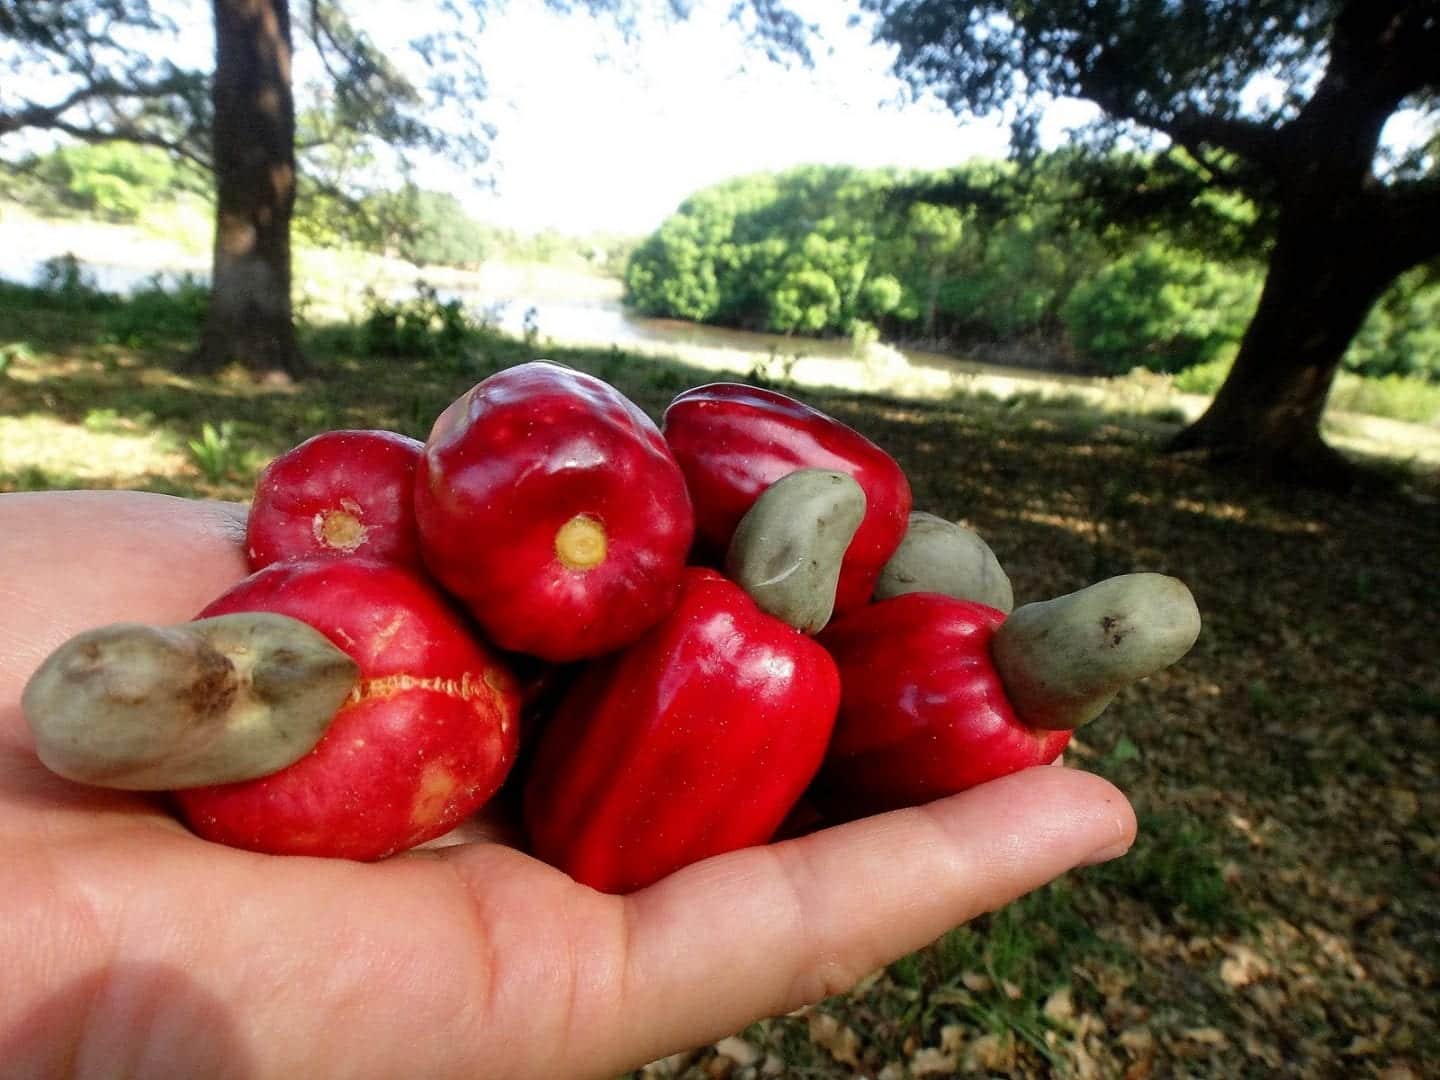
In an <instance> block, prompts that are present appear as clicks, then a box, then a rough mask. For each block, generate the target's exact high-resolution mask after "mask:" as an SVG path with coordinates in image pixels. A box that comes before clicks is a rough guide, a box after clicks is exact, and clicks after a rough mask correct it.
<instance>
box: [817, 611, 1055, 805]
mask: <svg viewBox="0 0 1440 1080" xmlns="http://www.w3.org/2000/svg"><path fill="white" fill-rule="evenodd" d="M1004 621H1005V613H1004V612H1002V611H998V610H996V609H995V608H992V607H987V606H986V605H984V604H979V603H975V602H973V601H969V600H956V599H953V598H951V597H948V596H941V595H939V594H936V593H909V594H906V595H904V596H897V597H895V598H893V599H890V600H881V601H878V602H876V603H874V604H871V605H869V606H868V607H865V608H862V609H861V610H859V611H857V612H854V613H852V614H850V615H847V616H846V617H845V618H843V619H837V620H836V621H835V622H833V623H831V624H830V626H829V627H828V628H826V630H825V632H824V633H823V634H821V635H820V641H821V644H823V645H824V646H825V647H826V648H827V649H829V650H830V653H831V655H832V656H834V658H835V662H836V664H837V665H838V666H839V668H840V681H841V685H842V687H843V690H842V693H841V702H840V715H839V718H838V719H837V720H836V723H835V734H834V737H833V738H832V739H831V743H830V748H829V751H828V752H827V753H826V756H825V763H824V765H823V766H822V767H821V770H820V775H819V776H818V777H817V779H816V782H815V789H814V795H815V801H816V803H817V804H818V805H819V806H820V807H821V808H822V809H823V810H824V811H825V812H826V814H827V816H831V817H834V818H839V819H848V818H854V817H860V816H863V815H865V814H872V813H876V812H878V811H882V810H893V809H896V808H898V807H902V806H918V805H919V804H921V803H925V802H929V801H931V800H932V799H938V798H941V797H942V796H945V795H953V794H955V793H956V792H959V791H964V790H965V789H966V788H970V787H974V786H975V785H976V784H981V783H984V782H985V781H986V780H993V779H995V778H997V777H1000V776H1005V775H1008V774H1009V773H1012V772H1018V771H1019V770H1020V769H1024V768H1028V767H1030V766H1032V765H1046V764H1049V763H1050V762H1052V761H1054V760H1055V759H1056V758H1057V757H1059V756H1060V752H1061V751H1062V750H1063V749H1064V748H1065V744H1066V743H1067V742H1069V741H1070V735H1071V733H1070V732H1069V731H1045V730H1041V729H1039V728H1032V727H1029V726H1027V725H1026V724H1025V723H1023V722H1022V721H1021V720H1020V718H1019V717H1018V716H1017V715H1016V713H1015V710H1014V708H1013V707H1012V706H1011V703H1010V700H1009V698H1008V696H1007V695H1006V692H1005V687H1004V685H1003V683H1002V682H1001V680H1000V676H999V674H998V673H997V671H996V670H995V664H994V662H993V661H992V659H991V655H990V641H991V638H992V637H993V636H994V634H995V630H996V628H997V627H999V625H1000V624H1001V623H1002V622H1004Z"/></svg>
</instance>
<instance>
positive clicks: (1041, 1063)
mask: <svg viewBox="0 0 1440 1080" xmlns="http://www.w3.org/2000/svg"><path fill="white" fill-rule="evenodd" d="M156 302H157V303H158V301H156ZM122 312H124V305H114V304H110V303H108V302H100V301H95V300H93V299H89V298H86V297H84V296H83V295H81V294H78V293H77V294H76V295H74V296H72V297H71V298H70V302H67V303H61V302H58V301H55V300H54V298H50V299H46V298H44V297H40V296H38V295H37V294H35V293H33V292H31V291H28V290H14V289H0V316H3V325H4V326H5V327H6V330H5V335H4V336H5V337H6V339H7V341H8V342H9V343H10V344H9V345H7V350H8V351H6V352H5V354H4V355H5V356H6V357H7V358H8V359H7V361H6V366H5V369H4V371H3V373H0V491H5V490H9V491H21V490H38V489H49V488H64V487H125V488H138V489H147V490H158V491H165V492H168V493H172V494H184V495H196V496H203V497H220V498H231V499H245V498H247V497H248V494H249V488H250V484H251V483H252V482H253V478H254V475H255V472H256V471H257V470H258V469H259V467H260V466H261V465H262V464H263V463H264V462H265V461H267V460H268V459H269V458H270V457H272V456H274V455H275V454H278V453H280V452H282V451H283V450H285V449H288V448H289V447H291V446H293V445H295V444H296V443H298V442H299V441H301V440H302V439H304V438H306V437H308V436H310V435H313V434H316V433H318V432H320V431H323V430H327V429H331V428H336V427H385V428H390V429H392V430H397V431H402V432H405V433H408V434H411V435H416V436H423V435H424V434H425V433H426V431H427V430H428V427H429V425H430V423H431V421H432V420H433V418H434V417H435V415H437V414H438V412H439V411H440V410H441V409H442V408H443V407H444V406H445V405H446V404H448V403H449V402H450V401H451V400H453V398H454V397H456V396H457V395H458V394H459V393H461V392H463V391H464V390H465V389H467V388H468V387H469V386H470V385H471V384H472V383H473V382H474V381H476V380H477V379H479V378H481V377H483V376H484V375H485V374H487V373H489V372H491V371H494V370H497V369H499V368H500V367H503V366H505V365H508V364H513V363H516V362H519V361H522V360H525V359H529V358H531V356H532V355H533V350H532V349H531V348H529V347H528V346H527V345H526V344H525V343H524V342H518V341H514V340H511V339H508V338H504V337H502V336H499V335H497V334H494V333H492V332H490V331H488V330H486V329H485V328H484V327H482V326H475V325H473V324H468V323H467V324H465V325H461V326H458V327H457V326H453V325H452V326H450V327H449V329H446V325H445V316H444V313H443V312H435V311H431V312H430V316H434V317H438V318H439V319H440V323H439V324H438V328H437V329H436V333H437V334H441V335H447V334H448V335H450V336H449V337H444V338H442V340H443V344H439V345H437V344H435V342H434V341H432V342H431V344H430V345H422V346H415V347H414V348H415V351H414V352H406V351H405V350H406V349H407V348H410V347H412V346H413V342H412V345H410V346H407V345H403V344H401V345H397V344H394V343H393V342H392V344H391V345H390V346H387V347H386V349H384V350H379V349H377V348H376V347H375V345H374V338H373V337H367V330H366V328H365V326H364V325H363V324H358V325H339V326H335V325H331V326H320V327H307V328H305V331H304V340H305V343H306V347H307V350H308V351H309V353H310V355H311V357H312V360H313V361H314V364H315V373H314V374H313V375H312V376H311V377H308V378H306V379H304V380H301V381H297V382H289V381H285V380H256V379H255V378H253V377H251V376H248V375H245V374H244V373H239V372H227V373H222V374H221V375H220V376H217V377H213V378H197V377H193V376H187V375H183V374H180V373H179V372H178V371H177V369H176V366H175V364H174V360H175V359H176V358H177V357H179V356H182V355H183V354H184V350H185V349H186V348H187V347H188V342H189V341H190V340H192V339H193V328H194V325H195V319H196V318H197V317H198V316H197V315H196V313H195V311H194V310H193V308H192V309H190V310H189V313H188V314H186V312H185V310H184V305H176V306H175V310H172V311H171V312H169V314H166V315H165V317H164V318H153V319H139V318H138V316H137V315H136V313H135V311H134V310H130V311H129V312H125V313H124V314H122ZM152 314H153V312H152ZM412 314H413V315H417V316H418V315H420V314H422V312H421V311H420V310H419V309H418V308H417V309H412V310H407V311H406V312H402V313H401V315H402V316H403V318H401V319H400V321H399V323H396V322H395V321H394V320H391V321H390V322H388V323H387V324H386V327H387V329H386V331H385V332H386V333H389V332H391V331H394V332H395V333H403V332H404V330H403V327H404V325H405V324H406V320H407V319H408V318H409V316H410V315H412ZM172 316H173V317H172ZM127 318H128V319H129V320H130V325H131V326H132V328H136V329H138V331H139V332H138V333H137V334H135V335H131V336H126V335H121V334H118V333H117V332H116V331H117V326H121V327H123V326H124V325H125V323H124V322H123V320H124V319H127ZM137 320H138V321H137ZM426 325H431V324H430V323H428V322H427V323H426ZM397 327H398V329H397ZM547 351H548V355H550V356H551V357H552V358H553V359H556V360H559V361H561V362H564V363H568V364H572V365H574V366H577V367H581V368H584V369H586V370H589V371H592V372H594V373H596V374H598V375H600V376H601V377H602V378H605V379H607V380H609V381H611V382H613V383H615V384H616V385H617V386H619V387H620V388H621V389H622V390H623V391H624V392H625V393H626V394H628V395H629V396H630V397H631V398H632V399H633V400H635V401H636V402H637V403H638V404H639V405H640V406H641V407H642V408H644V409H645V410H647V411H648V412H649V413H650V414H651V415H652V416H658V415H659V413H660V412H661V411H662V410H663V408H664V407H665V405H666V404H667V403H668V401H669V400H670V398H671V397H672V396H673V395H674V394H675V393H676V392H677V391H678V390H681V389H683V388H685V387H687V386H689V385H693V384H695V383H696V382H701V381H709V380H710V379H712V378H713V377H714V375H713V373H712V372H709V371H700V370H695V369H690V368H686V367H685V366H684V365H681V364H677V363H669V362H665V361H663V360H658V359H653V358H649V357H637V356H634V355H631V354H628V353H625V352H622V351H619V350H616V349H586V350H580V349H554V350H547ZM757 374H759V375H761V376H764V377H769V378H783V376H784V374H785V373H784V371H783V370H774V371H761V372H757ZM805 396H806V397H807V398H810V399H811V400H813V401H814V402H815V403H816V404H818V405H820V406H821V407H822V408H824V409H826V410H827V411H828V412H830V413H832V414H833V415H835V416H837V417H839V418H840V419H842V420H844V421H846V422H847V423H850V424H852V425H854V426H856V427H857V428H859V429H860V430H862V431H863V432H864V433H866V434H867V435H869V436H870V437H871V438H873V439H874V440H876V441H877V442H878V443H880V444H881V445H882V446H884V447H886V448H887V449H889V450H890V451H891V452H892V453H893V454H894V455H895V456H896V457H897V458H898V459H899V460H900V462H901V464H902V465H903V466H904V467H905V469H906V472H907V474H908V476H909V477H910V480H911V484H912V488H913V490H914V493H915V500H916V504H917V505H918V506H920V507H922V508H925V509H929V510H931V511H933V512H936V513H939V514H942V515H944V516H947V517H950V518H952V519H955V520H961V521H964V522H965V523H966V524H968V525H970V526H971V527H973V528H975V529H976V530H977V531H979V532H980V533H981V534H982V535H983V536H985V537H986V538H987V540H988V541H989V542H990V543H991V545H992V546H993V547H994V548H995V550H996V551H997V553H998V554H999V556H1000V558H1001V560H1002V562H1004V563H1005V565H1006V567H1007V569H1008V571H1009V572H1010V575H1011V578H1012V580H1013V581H1014V584H1015V589H1016V594H1017V598H1018V599H1019V601H1020V602H1022V603H1023V602H1026V601H1028V600H1033V599H1039V598H1044V597H1047V596H1053V595H1057V594H1059V593H1061V592H1067V591H1070V590H1073V589H1075V588H1077V587H1080V586H1081V585H1084V584H1086V583H1088V582H1089V581H1093V580H1097V579H1098V578H1100V577H1104V576H1108V575H1110V574H1115V573H1122V572H1127V571H1130V570H1135V569H1145V570H1157V571H1161V572H1167V573H1173V574H1175V575H1177V576H1179V577H1181V578H1182V579H1184V580H1185V581H1187V583H1189V584H1190V585H1191V587H1192V589H1193V591H1194V592H1195V594H1196V597H1197V600H1198V602H1199V605H1200V608H1201V612H1202V615H1203V618H1204V621H1205V630H1204V632H1203V633H1202V635H1201V638H1200V641H1199V642H1198V643H1197V645H1196V647H1195V649H1194V650H1193V652H1192V653H1191V655H1190V656H1189V657H1187V658H1186V660H1185V661H1184V662H1182V663H1181V664H1179V665H1177V666H1176V667H1175V668H1172V669H1170V670H1169V671H1166V672H1164V673H1161V674H1160V675H1157V676H1155V677H1154V678H1152V679H1150V680H1148V681H1147V682H1145V683H1143V684H1141V685H1139V686H1136V687H1132V688H1130V689H1128V690H1126V691H1125V692H1124V693H1122V694H1121V695H1120V697H1119V698H1118V699H1117V700H1116V702H1115V704H1114V705H1113V706H1112V707H1111V709H1110V711H1109V712H1108V713H1107V714H1106V715H1105V716H1104V717H1102V718H1101V720H1099V721H1098V722H1097V723H1096V724H1095V725H1094V726H1093V727H1092V728H1087V729H1085V730H1084V731H1082V732H1080V733H1079V736H1078V737H1077V739H1076V740H1075V742H1074V743H1073V744H1072V753H1071V755H1070V757H1071V761H1072V763H1073V764H1075V765H1077V766H1079V767H1083V768H1088V769H1091V770H1093V771H1097V772H1100V773H1102V774H1104V775H1105V776H1107V777H1109V778H1110V779H1112V780H1113V781H1114V782H1116V783H1117V784H1119V785H1120V786H1121V787H1122V788H1123V789H1124V790H1125V791H1126V792H1127V793H1128V794H1129V795H1130V796H1131V798H1132V800H1133V801H1134V802H1135V804H1136V806H1137V808H1138V810H1139V812H1140V815H1141V821H1142V830H1141V836H1140V839H1139V841H1138V843H1137V845H1136V847H1135V849H1134V851H1132V853H1131V854H1130V855H1129V856H1128V857H1127V858H1126V859H1124V860H1121V861H1120V862H1118V863H1114V864H1109V865H1106V866H1103V867H1096V868H1091V869H1088V870H1083V871H1078V872H1076V873H1074V874H1072V875H1070V876H1068V877H1067V878H1066V879H1065V880H1063V881H1061V882H1057V883H1055V884H1052V885H1050V886H1048V887H1047V888H1044V889H1042V890H1040V891H1038V892H1036V893H1034V894H1032V895H1031V896H1029V897H1027V898H1025V899H1023V900H1021V901H1020V902H1018V903H1016V904H1014V905H1012V906H1010V907H1008V908H1006V909H1004V910H1002V911H999V912H995V913H993V914H991V915H988V916H985V917H983V918H981V919H978V920H976V921H975V922H974V923H972V924H970V925H969V926H967V927H963V928H961V929H959V930H956V931H954V932H952V933H950V934H948V935H946V936H945V937H943V938H942V939H940V940H939V941H938V942H936V943H935V944H934V945H932V946H931V947H929V948H927V949H925V950H922V951H920V952H918V953H916V954H914V955H913V956H910V957H906V958H904V959H903V960H901V961H899V962H898V963H896V964H894V965H891V966H890V967H889V968H888V969H886V970H885V971H882V972H878V973H876V974H875V975H874V976H873V977H872V978H871V979H869V980H867V981H866V982H865V983H864V984H862V985H861V986H860V987H859V988H857V989H856V990H855V991H854V992H852V993H850V994H847V995H842V996H839V997H836V998H833V999H831V1000H829V1001H827V1002H825V1003H823V1004H822V1005H821V1006H819V1007H817V1008H815V1009H812V1010H808V1011H806V1012H805V1013H804V1014H803V1015H799V1016H793V1017H785V1018H779V1019H775V1020H769V1021H765V1022H763V1023H760V1024H756V1025H752V1027H751V1028H748V1029H747V1030H746V1031H744V1032H741V1033H737V1036H738V1037H739V1038H740V1039H742V1040H743V1042H744V1044H745V1045H748V1046H749V1047H750V1048H751V1050H753V1051H754V1053H755V1054H756V1055H758V1056H757V1057H756V1058H755V1060H754V1061H753V1062H751V1063H750V1064H747V1065H745V1066H743V1067H742V1066H740V1065H737V1064H736V1063H735V1062H734V1061H733V1060H732V1059H725V1060H722V1056H723V1055H722V1053H721V1051H720V1050H717V1049H716V1048H714V1047H709V1048H699V1049H697V1050H696V1051H695V1052H693V1053H691V1054H688V1055H682V1057H681V1058H678V1059H674V1060H671V1061H668V1062H666V1063H661V1064H657V1065H655V1066H653V1067H651V1068H650V1069H649V1070H647V1075H652V1076H662V1075H683V1076H689V1077H702V1076H714V1075H724V1074H726V1070H727V1069H728V1070H729V1075H732V1076H736V1077H741V1076H754V1075H758V1074H759V1072H760V1070H761V1068H762V1065H764V1063H765V1062H766V1061H767V1060H768V1061H770V1062H771V1063H772V1069H779V1070H780V1071H781V1073H782V1074H783V1075H786V1076H794V1077H825V1078H830V1077H835V1078H839V1077H848V1076H855V1075H866V1076H875V1077H886V1078H887V1080H900V1078H903V1077H908V1076H927V1075H928V1076H948V1075H956V1074H966V1073H974V1074H979V1075H992V1076H1022V1077H1032V1076H1033V1077H1048V1076H1075V1077H1088V1076H1121V1075H1126V1074H1127V1073H1128V1074H1129V1075H1134V1076H1147V1075H1148V1076H1236V1077H1247V1076H1256V1077H1260V1076H1266V1077H1268V1076H1338V1075H1345V1076H1377V1075H1380V1074H1381V1073H1382V1072H1383V1071H1384V1070H1386V1069H1391V1070H1405V1069H1409V1070H1410V1073H1409V1074H1408V1075H1414V1076H1418V1075H1421V1074H1422V1072H1423V1065H1424V1063H1425V1062H1426V1061H1432V1060H1436V1059H1440V1007H1437V1003H1436V998H1435V994H1434V980H1435V971H1436V968H1437V965H1440V944H1437V937H1436V934H1435V927H1436V926H1437V925H1440V879H1437V877H1436V875H1435V871H1434V867H1435V866H1436V865H1437V863H1440V841H1437V834H1436V830H1435V826H1434V822H1435V821H1437V820H1440V785H1437V784H1436V783H1435V765H1434V763H1435V761H1436V760H1437V759H1440V757H1437V751H1440V672H1437V669H1436V665H1435V641H1436V640H1437V638H1440V615H1437V612H1440V584H1437V579H1436V578H1435V577H1434V574H1433V567H1434V553H1435V551H1436V550H1437V544H1440V481H1437V478H1436V477H1435V476H1434V475H1433V474H1430V473H1407V474H1406V475H1405V476H1404V477H1403V478H1402V479H1401V481H1400V482H1399V483H1398V484H1396V485H1394V486H1392V487H1386V488H1382V489H1378V490H1376V491H1374V492H1371V493H1368V494H1363V495H1361V496H1358V497H1352V498H1348V499H1347V498H1341V497H1338V496H1334V495H1329V494H1324V493H1317V492H1309V491H1301V490H1288V489H1275V488H1270V487H1265V486H1262V485H1260V484H1258V483H1256V482H1254V481H1252V480H1250V479H1247V478H1245V477H1239V476H1229V475H1224V474H1217V473H1212V472H1208V471H1205V470H1202V469H1200V468H1198V467H1197V466H1196V465H1194V464H1193V463H1189V462H1185V461H1180V460H1175V459H1173V458H1168V457H1165V456H1163V455H1159V454H1157V453H1156V452H1155V446H1156V442H1157V439H1158V438H1159V437H1160V436H1161V435H1162V434H1163V433H1164V431H1165V430H1168V429H1169V428H1170V427H1171V426H1172V425H1173V424H1174V423H1175V422H1176V418H1175V417H1173V416H1163V415H1162V416H1158V417H1157V416H1154V415H1147V413H1146V410H1147V409H1148V408H1149V406H1148V405H1146V404H1145V403H1144V402H1143V401H1142V402H1141V404H1139V405H1136V404H1134V403H1131V404H1126V405H1124V407H1122V408H1120V409H1118V411H1111V410H1107V409H1105V408H1102V407H1099V406H1097V405H1096V404H1095V403H1094V402H1092V401H1089V400H1088V399H1087V400H1084V401H1082V400H1079V399H1076V398H1071V399H1066V398H1063V397H1060V398H1057V397H1053V396H1051V397H1046V396H1040V395H1018V396H1013V397H1011V398H1008V399H1001V398H997V397H994V396H993V395H986V394H983V393H977V394H971V395H962V396H957V397H955V398H953V399H951V400H946V401H940V402H916V401H906V400H899V399H893V398H878V397H867V396H862V395H857V394H850V393H830V394H825V393H815V394H811V393H810V392H808V391H807V392H806V394H805ZM728 1045H729V1046H730V1048H731V1049H732V1050H736V1048H737V1045H738V1044H734V1043H732V1044H728ZM736 1052H738V1050H737V1051H736ZM747 1070H748V1071H747ZM1390 1075H1392V1076H1395V1077H1397V1078H1398V1077H1399V1076H1403V1075H1407V1074H1405V1073H1404V1072H1403V1071H1394V1072H1392V1073H1391V1074H1390Z"/></svg>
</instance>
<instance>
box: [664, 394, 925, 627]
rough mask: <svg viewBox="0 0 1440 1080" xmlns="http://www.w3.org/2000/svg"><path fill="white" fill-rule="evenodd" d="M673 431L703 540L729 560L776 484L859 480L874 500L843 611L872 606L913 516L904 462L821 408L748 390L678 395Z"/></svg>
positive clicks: (669, 420)
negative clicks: (749, 515)
mask: <svg viewBox="0 0 1440 1080" xmlns="http://www.w3.org/2000/svg"><path fill="white" fill-rule="evenodd" d="M663 428H664V432H665V438H666V441H668V442H669V443H670V449H671V450H672V451H673V452H674V454H675V459H676V461H678V462H679V463H680V468H681V469H682V470H683V471H684V473H685V480H686V482H687V483H688V484H689V486H690V497H691V498H692V499H693V500H694V503H695V527H696V531H697V532H698V533H699V535H700V537H701V538H702V539H703V540H704V541H705V542H706V543H707V544H708V545H710V547H711V548H713V549H714V551H715V552H717V553H719V554H723V553H724V552H725V550H726V548H727V547H728V546H729V544H730V539H731V537H732V535H733V534H734V532H735V528H736V526H737V525H739V523H740V519H741V518H742V517H744V516H745V513H746V512H747V511H748V510H749V509H750V507H751V506H752V505H753V504H754V502H755V500H756V499H758V498H759V497H760V495H761V493H762V492H764V491H765V490H766V489H767V488H769V487H770V485H771V484H773V483H775V481H777V480H779V479H781V478H782V477H784V476H787V475H788V474H790V473H792V472H795V471H796V470H798V469H826V470H830V471H833V472H839V473H844V474H846V475H847V476H850V477H852V478H853V479H854V480H855V481H856V482H857V483H858V484H859V485H860V488H861V490H862V491H864V493H865V516H864V518H862V519H861V522H860V526H859V528H858V529H857V530H856V532H855V537H854V539H853V540H852V541H851V542H850V546H849V548H848V549H847V550H846V552H845V557H844V560H843V562H842V564H841V567H840V581H839V584H838V586H837V588H836V594H835V612H836V614H837V615H838V614H842V613H844V612H846V611H852V610H854V609H855V608H857V607H859V606H860V605H862V604H864V603H865V602H866V601H867V600H869V599H870V594H871V593H872V592H873V591H874V588H875V581H876V579H877V578H878V577H879V576H880V571H881V569H882V568H883V567H884V566H885V563H886V562H887V561H888V560H889V559H890V556H891V555H893V554H894V553H895V549H896V548H897V547H898V546H899V544H900V540H901V538H902V537H903V536H904V535H905V528H906V524H907V521H908V518H909V514H910V484H909V481H907V480H906V479H905V473H904V472H903V471H902V470H901V468H900V466H899V465H898V464H897V463H896V461H895V459H894V458H892V457H891V456H890V455H889V454H887V453H886V452H885V451H884V450H882V449H880V447H878V446H876V445H875V444H874V443H873V442H871V441H870V440H869V439H867V438H865V436H863V435H861V434H860V433H859V432H858V431H855V430H854V429H853V428H850V427H847V426H846V425H845V424H842V423H841V422H840V421H838V420H836V419H834V418H833V417H830V416H827V415H826V414H825V413H823V412H820V411H819V410H818V409H814V408H811V407H810V406H809V405H805V404H803V403H801V402H799V401H796V400H795V399H793V398H789V397H786V396H785V395H784V394H779V393H776V392H775V391H773V390H763V389H759V388H757V387H754V386H745V385H742V384H739V383H714V384H711V385H709V386H701V387H697V388H696V389H694V390H687V391H685V392H684V393H682V394H680V395H678V396H677V397H676V398H675V400H674V401H672V402H671V403H670V407H669V408H668V409H666V410H665V418H664V424H663Z"/></svg>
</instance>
